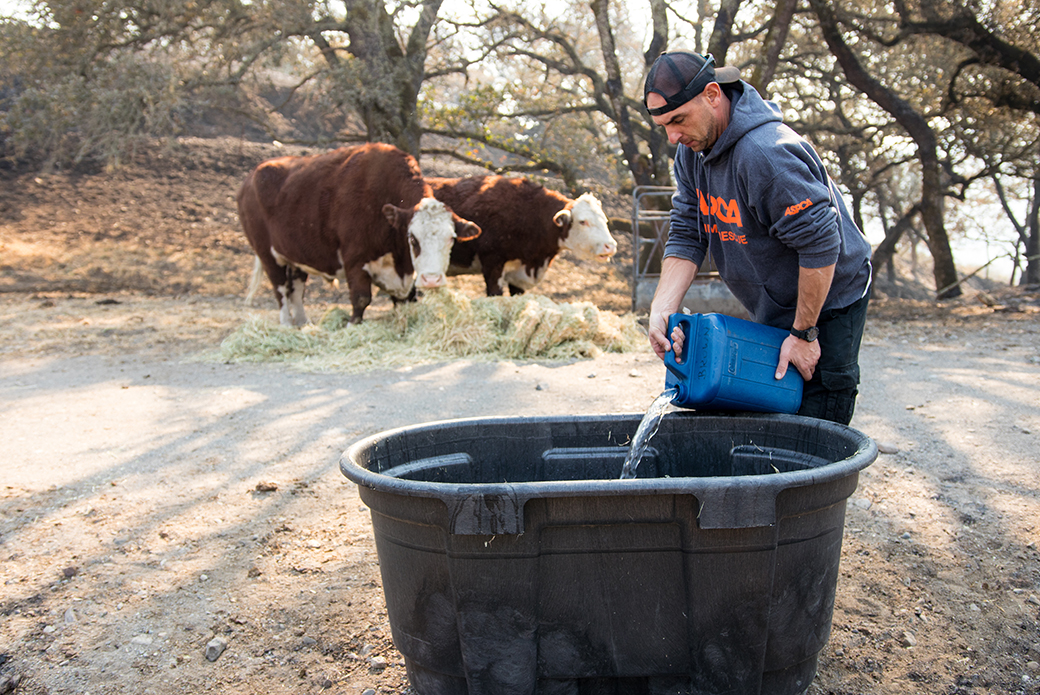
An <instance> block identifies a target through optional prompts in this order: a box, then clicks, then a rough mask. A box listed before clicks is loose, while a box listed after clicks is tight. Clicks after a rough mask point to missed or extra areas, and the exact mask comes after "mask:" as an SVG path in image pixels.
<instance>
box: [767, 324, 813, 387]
mask: <svg viewBox="0 0 1040 695" xmlns="http://www.w3.org/2000/svg"><path fill="white" fill-rule="evenodd" d="M819 361H820V342H819V341H818V340H814V341H812V342H811V343H809V342H806V341H804V340H802V339H801V338H795V337H794V336H793V335H789V336H787V338H785V339H784V343H783V345H781V346H780V362H779V363H778V364H777V365H776V378H777V379H783V378H784V374H787V366H788V365H789V364H793V365H794V367H795V369H797V370H798V373H799V374H801V375H802V378H803V379H804V380H806V381H809V379H812V375H813V372H814V371H816V364H817V363H818V362H819Z"/></svg>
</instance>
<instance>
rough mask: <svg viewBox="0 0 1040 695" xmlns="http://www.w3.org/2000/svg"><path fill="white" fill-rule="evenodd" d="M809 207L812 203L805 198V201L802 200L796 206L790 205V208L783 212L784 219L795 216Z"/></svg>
mask: <svg viewBox="0 0 1040 695" xmlns="http://www.w3.org/2000/svg"><path fill="white" fill-rule="evenodd" d="M810 205H812V201H811V200H809V199H808V198H806V199H805V200H803V201H802V202H800V203H798V204H797V205H791V206H790V207H788V208H787V210H786V211H785V212H784V217H789V216H791V215H796V214H798V213H799V212H801V211H802V210H804V209H805V208H807V207H809V206H810Z"/></svg>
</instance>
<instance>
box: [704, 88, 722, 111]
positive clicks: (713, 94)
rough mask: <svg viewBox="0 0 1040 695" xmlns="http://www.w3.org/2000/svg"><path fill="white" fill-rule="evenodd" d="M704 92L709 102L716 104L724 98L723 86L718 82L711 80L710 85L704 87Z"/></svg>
mask: <svg viewBox="0 0 1040 695" xmlns="http://www.w3.org/2000/svg"><path fill="white" fill-rule="evenodd" d="M703 94H704V97H705V98H706V99H707V100H708V103H709V104H711V105H712V106H716V105H718V103H719V100H720V99H721V98H722V87H720V86H719V83H718V82H709V83H708V86H707V87H705V88H704V92H703Z"/></svg>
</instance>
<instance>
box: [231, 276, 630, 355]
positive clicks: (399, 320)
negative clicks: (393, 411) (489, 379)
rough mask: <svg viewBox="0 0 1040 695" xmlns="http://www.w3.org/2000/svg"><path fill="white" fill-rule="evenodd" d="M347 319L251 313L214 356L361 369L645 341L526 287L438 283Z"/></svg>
mask: <svg viewBox="0 0 1040 695" xmlns="http://www.w3.org/2000/svg"><path fill="white" fill-rule="evenodd" d="M349 319H350V315H349V314H348V313H347V312H346V311H344V310H343V309H340V308H338V307H336V308H332V309H330V310H329V311H327V312H326V313H325V316H323V317H322V319H321V320H320V321H319V322H318V323H317V324H316V325H314V324H312V325H308V326H305V327H304V328H302V329H295V328H288V327H284V326H280V325H277V324H273V323H270V322H268V321H265V320H263V319H260V318H253V319H251V320H249V321H248V322H247V323H246V324H245V325H243V326H242V327H240V328H239V329H237V330H236V331H235V332H234V333H232V334H231V335H230V336H228V337H227V338H226V339H225V340H224V342H223V343H221V346H220V352H219V359H221V360H222V361H225V362H272V361H277V362H288V363H291V364H292V365H293V366H294V367H297V368H299V369H304V370H307V371H337V372H361V371H366V370H370V369H392V368H395V367H401V366H405V365H416V364H428V363H432V362H444V361H448V360H452V359H458V358H467V359H489V360H495V359H531V358H538V359H549V360H561V359H569V358H574V357H595V356H596V355H597V354H599V353H601V352H636V351H640V350H644V349H647V347H646V346H647V341H646V336H645V333H644V332H643V330H642V329H641V328H640V327H639V325H638V324H637V323H636V321H635V318H634V317H631V316H628V317H624V318H622V317H619V316H616V315H615V314H612V313H610V312H603V311H599V310H598V309H597V308H596V307H595V306H593V305H592V304H590V303H588V302H580V303H577V304H556V303H554V302H553V301H552V300H550V299H547V298H546V297H540V296H536V295H527V294H524V295H520V296H517V297H481V298H479V299H470V298H469V297H466V296H465V295H463V294H460V293H458V292H455V291H453V290H449V289H440V290H436V291H433V292H429V293H427V295H426V296H425V297H423V299H422V300H421V301H419V302H415V303H411V304H406V305H401V306H399V307H398V308H397V309H396V310H394V311H393V312H391V313H390V314H389V315H388V316H387V317H385V318H383V319H381V320H380V319H376V320H366V321H365V322H363V323H361V324H359V325H350V324H349V323H348V322H349Z"/></svg>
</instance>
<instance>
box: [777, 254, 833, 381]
mask: <svg viewBox="0 0 1040 695" xmlns="http://www.w3.org/2000/svg"><path fill="white" fill-rule="evenodd" d="M833 279H834V266H833V265H828V266H824V267H823V268H799V269H798V306H797V308H796V310H795V316H794V326H793V328H796V329H797V330H800V331H804V330H805V329H807V328H810V327H811V326H815V325H816V321H817V320H818V319H819V318H820V310H821V309H823V303H824V301H826V299H827V293H828V292H830V289H831V281H832V280H833ZM819 361H820V342H819V341H818V340H814V341H813V342H811V343H808V342H806V341H804V340H802V339H801V338H796V337H794V336H793V335H789V336H787V338H786V339H785V340H784V343H783V345H781V346H780V362H779V363H778V364H777V366H776V378H777V379H782V378H784V374H786V373H787V366H788V364H793V365H794V366H795V369H797V370H798V373H799V374H801V375H802V378H803V379H805V380H806V381H808V380H809V379H811V378H812V375H813V372H814V371H815V370H816V363H817V362H819Z"/></svg>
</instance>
